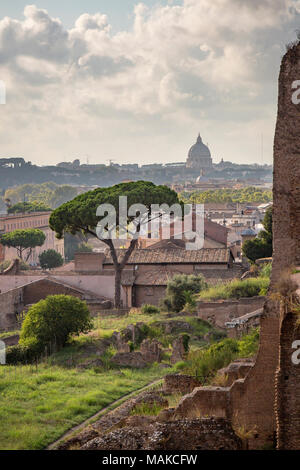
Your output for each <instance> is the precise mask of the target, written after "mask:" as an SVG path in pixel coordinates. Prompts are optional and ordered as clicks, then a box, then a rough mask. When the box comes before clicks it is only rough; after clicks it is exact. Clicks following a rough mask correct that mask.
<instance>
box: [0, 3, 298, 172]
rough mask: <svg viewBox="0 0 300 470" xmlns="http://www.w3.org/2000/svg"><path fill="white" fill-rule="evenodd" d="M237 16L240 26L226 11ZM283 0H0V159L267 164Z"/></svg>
mask: <svg viewBox="0 0 300 470" xmlns="http://www.w3.org/2000/svg"><path fill="white" fill-rule="evenodd" d="M235 12H239V22H238V23H236V24H235V23H233V22H232V17H233V16H235ZM299 12H300V2H299V1H292V0H276V1H274V0H273V1H269V0H268V1H264V2H258V1H253V0H252V1H251V2H246V1H242V0H226V1H218V2H214V5H212V4H211V2H209V1H208V0H202V1H201V2H199V1H196V0H183V1H163V0H161V1H153V0H151V1H150V0H149V1H144V2H143V3H138V2H135V1H129V0H126V1H122V2H120V1H117V0H116V1H113V2H108V1H107V0H105V1H104V0H103V1H95V0H89V1H86V2H82V1H76V2H72V3H71V4H70V2H69V1H64V2H58V1H56V0H55V1H52V2H50V1H39V2H36V5H29V4H28V2H26V1H23V0H18V1H16V2H14V5H11V2H8V1H3V2H2V3H1V6H0V80H3V81H4V82H5V84H6V93H7V101H6V105H1V106H0V123H1V129H0V138H1V152H0V156H1V157H15V156H22V157H24V158H25V160H27V161H28V160H29V161H32V162H33V163H35V164H40V165H47V164H56V163H58V162H61V161H72V160H74V159H77V158H78V159H80V160H81V162H82V163H86V162H87V160H88V161H89V163H91V164H95V163H103V164H107V163H108V161H109V160H113V161H115V162H116V163H119V164H124V163H136V162H138V163H141V164H147V163H161V162H180V161H185V160H186V158H187V153H188V150H189V148H190V147H191V145H192V144H193V143H194V142H195V139H196V136H197V134H198V132H199V131H200V132H201V136H202V138H203V142H204V143H205V144H208V146H209V148H210V151H211V155H212V159H213V162H214V163H218V162H219V161H220V160H221V159H222V158H223V159H224V160H227V161H232V162H234V163H249V164H251V163H259V164H262V163H263V164H265V163H267V164H270V163H271V162H272V147H273V134H274V124H275V118H276V105H277V102H276V96H277V75H278V70H279V64H280V60H281V57H282V55H283V53H284V50H285V45H286V44H287V43H289V42H290V41H292V40H293V39H295V38H296V33H295V31H296V29H297V24H299Z"/></svg>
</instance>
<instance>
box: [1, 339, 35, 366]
mask: <svg viewBox="0 0 300 470" xmlns="http://www.w3.org/2000/svg"><path fill="white" fill-rule="evenodd" d="M43 352H44V350H43V346H42V345H41V344H40V343H38V341H36V340H34V339H31V340H27V341H26V342H24V344H16V345H15V346H9V347H8V348H7V349H6V363H7V364H11V365H17V364H25V363H31V362H34V361H36V360H38V359H39V357H40V356H41V355H42V354H43Z"/></svg>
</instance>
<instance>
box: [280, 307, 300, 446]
mask: <svg viewBox="0 0 300 470" xmlns="http://www.w3.org/2000/svg"><path fill="white" fill-rule="evenodd" d="M297 322H298V317H297V315H295V313H288V314H287V315H286V316H285V318H284V319H283V321H282V324H281V336H280V358H279V367H278V370H277V373H276V400H275V411H276V424H277V447H278V448H279V449H281V450H283V449H284V450H295V449H298V450H299V449H300V363H298V364H296V363H293V361H292V356H293V354H294V353H295V357H294V362H295V361H297V360H298V361H299V359H300V353H296V349H297V348H298V350H300V341H299V340H300V326H299V324H298V323H297ZM294 341H295V342H296V341H299V343H298V346H297V347H296V348H295V347H293V345H294V346H295V345H296V344H297V343H296V344H295V343H294ZM298 361H297V362H298Z"/></svg>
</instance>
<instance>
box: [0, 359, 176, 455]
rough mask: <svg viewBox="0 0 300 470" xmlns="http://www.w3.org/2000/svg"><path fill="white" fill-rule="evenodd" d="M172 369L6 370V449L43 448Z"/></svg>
mask: <svg viewBox="0 0 300 470" xmlns="http://www.w3.org/2000/svg"><path fill="white" fill-rule="evenodd" d="M170 371H172V369H162V368H160V367H159V366H157V365H154V366H152V367H149V368H147V369H143V370H130V369H122V372H120V371H118V370H111V371H106V372H102V373H97V371H96V370H95V369H86V370H78V369H76V368H70V369H66V368H62V367H59V366H49V365H48V364H46V363H44V364H40V365H38V368H37V370H36V368H35V366H17V367H13V366H1V368H0V449H1V450H7V449H10V450H17V449H19V450H20V449H43V448H45V447H46V446H47V445H48V444H50V443H51V442H53V441H54V440H55V439H58V438H59V437H60V436H61V435H62V434H64V433H65V432H66V431H67V430H68V429H70V428H72V427H73V426H75V425H77V424H79V423H81V422H82V421H84V420H85V419H87V418H88V417H90V416H92V415H93V414H94V413H96V412H98V411H100V410H101V409H102V408H104V407H106V406H108V405H110V404H111V403H112V402H113V401H115V400H118V399H119V398H121V397H122V396H123V395H125V394H128V393H130V392H132V391H134V390H137V389H139V388H141V387H143V386H144V385H146V384H148V383H150V382H151V381H153V380H155V379H157V378H160V377H163V375H165V374H166V373H169V372H170Z"/></svg>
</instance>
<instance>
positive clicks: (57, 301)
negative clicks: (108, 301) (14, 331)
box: [20, 295, 92, 348]
mask: <svg viewBox="0 0 300 470" xmlns="http://www.w3.org/2000/svg"><path fill="white" fill-rule="evenodd" d="M91 328H92V321H91V317H90V312H89V309H88V308H87V305H86V302H83V301H82V300H80V299H78V298H77V297H73V296H71V295H49V296H48V297H46V299H44V300H40V301H39V302H37V303H36V304H34V305H32V307H30V309H29V310H28V312H27V315H26V317H25V320H24V322H23V325H22V329H21V333H20V345H21V346H27V345H31V344H37V345H38V346H42V347H45V346H48V345H56V347H57V348H61V347H63V346H64V345H65V344H66V342H67V341H68V340H69V339H70V337H71V335H79V334H80V333H87V332H88V331H90V330H91Z"/></svg>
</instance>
